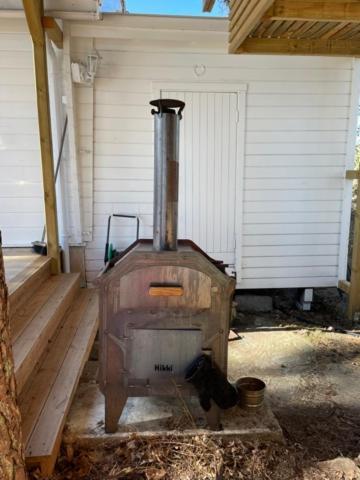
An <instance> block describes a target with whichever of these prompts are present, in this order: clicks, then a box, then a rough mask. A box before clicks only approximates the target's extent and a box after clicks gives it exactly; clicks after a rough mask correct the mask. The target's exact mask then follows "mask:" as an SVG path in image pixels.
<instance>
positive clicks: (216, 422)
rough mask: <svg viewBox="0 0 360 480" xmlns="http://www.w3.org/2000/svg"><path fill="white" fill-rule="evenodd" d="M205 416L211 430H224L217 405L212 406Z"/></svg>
mask: <svg viewBox="0 0 360 480" xmlns="http://www.w3.org/2000/svg"><path fill="white" fill-rule="evenodd" d="M205 416H206V422H207V424H208V427H209V428H210V430H215V431H219V430H222V426H221V423H220V408H219V407H218V406H217V405H214V404H212V406H211V408H210V410H209V411H208V412H206V413H205Z"/></svg>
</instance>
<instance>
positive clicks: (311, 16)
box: [266, 0, 360, 23]
mask: <svg viewBox="0 0 360 480" xmlns="http://www.w3.org/2000/svg"><path fill="white" fill-rule="evenodd" d="M266 18H270V19H271V20H291V21H309V22H314V21H315V22H316V21H319V22H355V23H357V22H360V2H349V1H340V0H339V1H333V2H329V1H317V2H316V1H304V2H299V1H295V2H294V1H293V0H276V1H275V3H274V4H273V6H272V7H271V8H270V9H269V10H268V12H267V13H266Z"/></svg>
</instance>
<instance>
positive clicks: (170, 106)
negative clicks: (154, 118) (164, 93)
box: [150, 98, 185, 118]
mask: <svg viewBox="0 0 360 480" xmlns="http://www.w3.org/2000/svg"><path fill="white" fill-rule="evenodd" d="M150 105H152V106H153V107H157V109H158V110H155V109H152V110H151V113H152V115H157V114H159V113H160V115H162V114H163V113H175V114H177V115H180V118H181V112H182V111H183V110H184V108H185V102H182V101H181V100H174V99H171V98H159V99H158V100H152V101H151V102H150ZM176 108H178V109H179V110H178V111H177V112H176V110H175V109H176Z"/></svg>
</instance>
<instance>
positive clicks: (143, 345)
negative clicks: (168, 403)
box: [127, 329, 203, 383]
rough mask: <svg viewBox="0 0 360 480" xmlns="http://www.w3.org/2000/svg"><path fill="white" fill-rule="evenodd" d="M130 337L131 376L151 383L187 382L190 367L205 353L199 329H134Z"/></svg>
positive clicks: (129, 364) (128, 367)
mask: <svg viewBox="0 0 360 480" xmlns="http://www.w3.org/2000/svg"><path fill="white" fill-rule="evenodd" d="M130 338H131V340H130V342H129V344H130V351H129V352H128V358H127V360H128V362H129V363H128V365H127V370H128V371H129V377H130V378H131V379H136V380H146V381H148V383H156V382H164V381H166V379H169V380H170V379H174V380H175V379H176V380H177V381H182V380H184V377H185V370H186V368H187V367H188V365H189V364H190V363H191V362H192V360H194V359H195V358H196V357H197V356H199V355H200V354H201V353H202V343H203V335H202V331H201V330H197V329H186V330H183V329H177V330H176V329H171V330H169V329H132V330H130Z"/></svg>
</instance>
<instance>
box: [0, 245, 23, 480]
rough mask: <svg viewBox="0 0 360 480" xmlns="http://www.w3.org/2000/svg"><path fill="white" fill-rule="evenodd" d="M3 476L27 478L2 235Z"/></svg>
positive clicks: (0, 378)
mask: <svg viewBox="0 0 360 480" xmlns="http://www.w3.org/2000/svg"><path fill="white" fill-rule="evenodd" d="M0 478H1V479H3V480H25V478H26V473H25V456H24V448H23V443H22V433H21V416H20V410H19V407H18V405H17V401H16V383H15V373H14V359H13V355H12V349H11V337H10V321H9V301H8V290H7V286H6V283H5V272H4V262H3V256H2V249H1V236H0Z"/></svg>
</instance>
